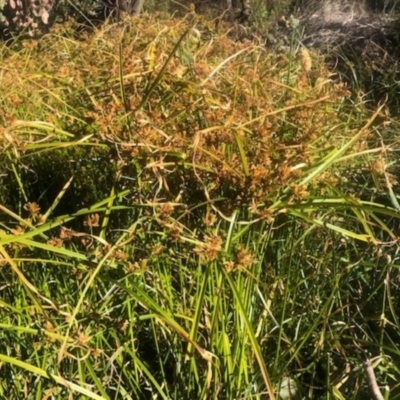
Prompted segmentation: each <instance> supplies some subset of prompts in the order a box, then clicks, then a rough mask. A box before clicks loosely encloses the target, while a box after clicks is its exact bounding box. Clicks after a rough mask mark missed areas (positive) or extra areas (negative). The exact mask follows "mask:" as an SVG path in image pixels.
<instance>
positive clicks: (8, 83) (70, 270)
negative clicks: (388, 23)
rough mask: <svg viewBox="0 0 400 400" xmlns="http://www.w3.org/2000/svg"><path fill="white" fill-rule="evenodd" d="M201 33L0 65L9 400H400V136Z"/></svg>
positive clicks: (107, 36) (136, 34)
mask: <svg viewBox="0 0 400 400" xmlns="http://www.w3.org/2000/svg"><path fill="white" fill-rule="evenodd" d="M190 18H191V19H190ZM190 18H189V17H188V19H181V20H177V19H172V18H169V19H166V20H164V19H160V18H159V19H157V18H155V17H149V16H144V17H143V18H141V19H133V20H129V19H127V20H126V21H124V22H122V23H120V24H114V25H113V24H106V25H105V26H104V27H103V28H102V29H101V30H98V31H95V32H93V33H92V34H87V37H85V38H81V39H79V40H78V39H76V38H75V36H74V32H73V28H72V27H70V28H68V27H63V28H58V30H57V29H55V30H54V32H52V33H51V34H49V35H47V36H45V37H43V38H42V39H40V40H39V41H36V42H22V43H19V44H16V45H15V46H16V47H15V48H13V46H11V47H10V48H4V49H3V50H2V53H1V58H2V61H3V64H4V65H6V66H5V67H4V73H3V74H2V75H1V77H0V103H1V104H2V109H3V112H2V114H0V121H1V126H0V140H1V156H0V166H1V170H0V171H1V179H2V182H1V187H0V196H1V199H2V200H1V204H0V211H1V214H0V224H1V231H0V264H1V266H2V268H1V270H0V274H1V275H0V280H1V285H0V289H1V291H0V306H1V308H0V313H1V318H0V336H1V341H0V360H1V374H2V380H1V385H0V393H1V395H2V396H4V397H7V398H16V399H19V398H21V399H42V398H54V399H65V398H68V396H70V397H71V398H72V396H73V395H78V393H80V394H81V395H82V396H85V398H93V399H120V398H121V399H136V398H139V399H140V398H143V399H147V398H159V399H182V398H186V397H187V398H190V397H193V398H202V399H203V398H209V399H215V398H226V399H265V398H270V399H274V398H284V394H283V389H284V388H285V386H286V387H287V382H289V379H290V382H294V383H295V384H296V385H297V386H298V389H299V391H300V392H301V396H302V397H304V398H313V399H318V398H329V399H341V398H346V399H361V398H371V393H370V391H369V388H368V387H369V386H368V384H369V382H368V376H367V375H366V373H365V371H364V368H363V362H364V361H365V360H366V359H369V360H370V361H371V363H372V366H373V368H374V371H375V374H376V379H377V382H378V384H379V385H380V386H381V388H382V392H383V388H384V386H387V387H388V388H389V389H388V390H391V393H390V394H391V397H390V398H396V392H397V390H398V389H397V387H396V384H395V382H396V379H397V378H398V375H399V371H398V368H397V366H396V365H397V361H398V360H399V354H400V353H399V343H398V340H397V338H398V334H399V330H400V326H399V323H398V317H397V314H396V307H397V302H398V298H399V293H398V290H397V285H398V265H397V244H396V243H397V233H396V227H397V224H398V203H397V196H396V182H395V173H396V169H395V160H396V154H397V151H398V140H397V137H396V135H395V134H394V133H393V130H390V129H391V126H394V125H396V124H397V121H393V120H391V118H390V116H389V115H388V113H386V109H385V107H384V105H382V106H381V107H379V108H377V109H376V110H374V111H372V112H371V111H368V110H367V109H366V108H365V107H364V104H362V103H359V104H351V102H350V101H349V100H348V99H349V95H350V92H349V89H348V88H347V87H346V86H345V85H343V84H340V83H334V82H332V81H331V80H330V72H329V71H328V70H327V69H326V67H325V66H324V65H323V63H322V60H320V59H319V58H318V57H317V56H316V55H314V54H311V53H308V54H305V52H304V51H303V52H296V50H295V49H292V52H291V53H290V54H287V55H282V54H275V53H274V52H273V51H269V50H267V49H266V48H265V47H264V46H261V45H257V44H255V43H252V42H246V41H244V42H239V43H235V42H232V41H230V40H229V39H228V38H227V35H226V30H225V27H224V26H223V24H222V23H221V25H220V26H219V27H218V28H215V27H214V26H213V25H212V24H211V23H210V22H207V21H206V20H204V19H202V18H201V17H198V16H195V15H192V16H191V17H190ZM193 21H194V22H195V24H193ZM193 25H194V26H193ZM207 30H212V31H214V36H213V37H211V38H210V37H209V35H206V34H205V33H206V31H207ZM286 390H287V389H286ZM279 393H281V394H279Z"/></svg>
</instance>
